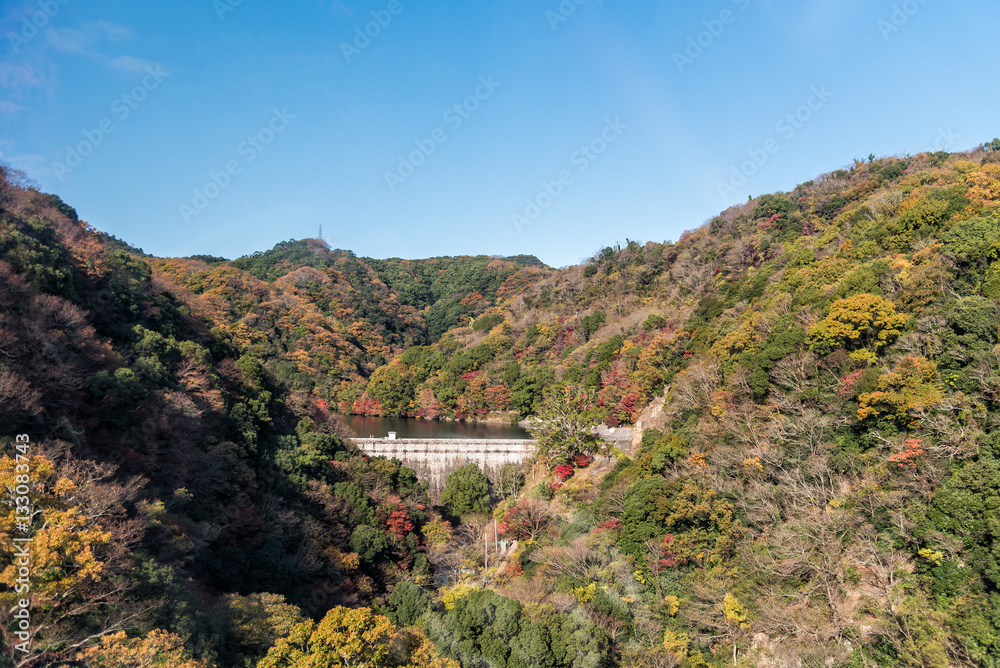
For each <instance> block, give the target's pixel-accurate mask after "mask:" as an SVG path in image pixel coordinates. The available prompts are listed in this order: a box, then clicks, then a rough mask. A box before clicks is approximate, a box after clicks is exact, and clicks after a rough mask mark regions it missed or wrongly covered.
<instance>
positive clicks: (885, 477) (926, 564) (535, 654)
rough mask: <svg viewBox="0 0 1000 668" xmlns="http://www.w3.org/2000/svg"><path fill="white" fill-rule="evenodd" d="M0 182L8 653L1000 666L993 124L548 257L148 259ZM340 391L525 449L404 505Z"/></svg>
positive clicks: (413, 661)
mask: <svg viewBox="0 0 1000 668" xmlns="http://www.w3.org/2000/svg"><path fill="white" fill-rule="evenodd" d="M0 176H2V179H0V399H2V404H0V425H3V426H2V429H3V436H2V438H3V441H4V444H5V453H9V454H8V455H7V456H6V457H4V458H2V459H0V476H2V477H3V480H4V484H5V485H7V486H8V487H9V488H11V489H16V487H17V484H20V479H19V478H18V477H17V476H19V475H25V474H24V473H23V469H19V468H17V466H18V463H19V462H18V461H17V460H16V459H15V454H21V453H18V450H17V446H16V443H15V435H16V434H29V435H30V436H31V438H32V445H31V448H30V449H29V450H28V452H29V454H28V455H27V456H29V458H30V466H29V470H30V471H31V475H32V476H34V478H32V480H31V484H32V485H33V488H32V495H33V496H32V504H33V506H32V507H33V508H34V509H35V513H34V514H33V515H32V516H31V517H32V519H31V522H30V523H29V525H30V526H28V527H27V529H28V531H29V532H30V533H33V535H34V536H35V542H34V545H35V548H34V549H35V552H33V553H32V554H33V557H32V559H33V562H32V564H33V566H32V568H34V569H35V570H34V571H32V572H33V574H34V575H33V576H32V578H33V579H32V584H31V587H32V589H31V594H30V595H31V600H30V606H29V607H30V609H31V614H32V620H33V621H32V624H34V625H35V626H34V627H33V628H35V629H36V634H35V636H33V641H32V642H33V643H34V645H33V647H34V648H35V654H34V655H32V656H30V657H24V656H21V655H19V654H18V650H17V649H16V648H15V644H16V642H17V640H18V639H17V636H15V635H14V634H13V632H12V629H13V628H14V627H13V624H12V622H13V617H12V615H13V614H14V611H16V610H17V609H18V601H19V600H20V598H19V594H18V593H17V592H15V591H14V589H13V588H14V587H15V586H16V584H17V582H16V579H17V571H16V570H15V561H16V555H15V553H14V551H13V548H11V547H10V546H11V544H12V543H11V541H10V538H11V537H12V536H14V535H20V534H17V533H16V532H22V531H24V527H18V525H17V522H18V521H20V520H16V519H15V518H17V517H21V516H23V513H24V508H23V506H22V505H21V504H20V503H19V502H18V501H17V498H16V497H15V496H11V495H8V497H6V499H7V500H6V501H3V502H2V503H0V518H2V522H0V533H3V536H2V537H0V538H2V539H3V540H0V597H3V598H2V600H0V603H3V605H2V606H0V618H2V619H0V626H2V627H3V630H2V631H0V639H2V652H0V654H2V655H3V656H4V657H8V658H9V660H8V659H5V660H7V663H8V665H17V664H18V662H21V664H22V665H39V666H41V665H61V662H65V663H66V664H67V665H94V666H120V665H141V662H142V661H145V662H146V663H147V664H149V663H151V664H152V665H157V662H159V663H160V664H162V665H174V666H184V667H188V666H198V667H201V666H209V665H215V666H260V667H261V668H270V667H276V668H277V667H292V666H295V667H300V666H306V665H310V666H312V665H320V664H318V663H316V661H318V660H319V658H320V657H327V658H329V659H330V660H329V661H328V663H327V664H322V665H338V664H337V663H335V662H334V660H333V659H332V658H330V657H333V656H338V655H339V656H348V655H349V656H351V657H353V658H351V659H350V660H354V659H355V658H357V657H358V655H359V652H360V655H361V656H364V657H365V658H366V660H368V661H370V662H371V663H372V664H373V665H378V666H405V665H413V666H418V665H419V666H435V667H440V668H445V667H447V666H455V665H456V663H455V662H457V663H458V664H460V665H462V666H476V667H477V668H479V667H481V666H491V667H493V666H496V667H499V668H521V667H522V666H529V665H538V664H540V665H547V666H559V667H562V666H574V667H580V668H583V667H599V666H616V665H617V666H623V667H626V666H629V667H630V666H649V667H652V666H689V667H695V666H697V667H699V668H703V667H704V666H723V665H732V664H733V663H737V664H738V665H743V666H787V665H824V666H845V667H846V666H850V667H860V666H876V665H877V666H882V667H885V668H887V667H889V666H914V667H916V666H921V667H923V666H941V667H945V666H995V665H998V664H1000V566H998V564H1000V530H998V529H997V527H996V526H995V522H993V521H992V520H991V517H992V515H993V514H994V513H995V512H996V509H997V508H998V507H1000V418H998V415H1000V412H998V411H1000V357H998V356H1000V345H998V344H1000V329H998V328H1000V312H998V301H1000V209H998V206H997V205H998V204H1000V141H994V142H992V143H990V144H987V145H985V146H982V147H980V148H978V149H977V150H975V151H972V152H968V153H953V154H949V153H943V152H939V153H933V154H919V155H916V156H907V157H905V158H884V159H874V158H872V159H870V160H868V161H857V162H856V163H855V164H853V165H852V166H850V167H849V168H846V169H842V170H837V171H834V172H831V173H829V174H825V175H822V176H821V177H818V178H816V179H814V180H813V181H810V182H806V183H803V184H802V185H800V186H798V187H797V188H795V189H794V190H793V191H791V192H788V193H777V194H772V195H765V196H762V197H759V198H757V199H754V200H752V201H749V202H747V203H746V204H744V205H742V206H739V207H734V208H731V209H729V210H727V211H725V212H723V213H722V214H720V215H719V216H718V217H716V218H714V219H712V220H711V221H709V222H708V223H707V224H706V225H704V226H702V227H701V228H699V229H696V230H694V231H692V232H689V233H686V234H685V235H683V236H682V237H681V238H680V239H679V240H678V241H677V242H676V243H670V242H668V243H655V242H649V243H645V244H640V243H638V242H634V241H628V240H626V243H625V245H624V246H621V245H616V246H614V247H608V248H605V249H603V250H602V251H600V252H598V253H597V254H595V256H594V257H593V258H591V259H590V260H589V261H588V262H586V263H585V264H583V265H582V266H578V267H570V268H566V269H551V268H548V267H545V266H543V265H541V264H540V263H538V262H537V261H536V260H534V259H533V258H530V257H524V256H518V257H514V258H489V257H461V258H435V259H430V260H419V261H410V260H398V259H394V260H371V259H366V258H358V257H355V256H354V255H353V254H351V253H349V252H346V251H332V250H330V249H329V248H327V247H326V245H325V244H323V243H322V242H321V241H319V240H305V241H290V242H285V243H282V244H279V245H278V246H276V247H275V248H274V249H272V250H271V251H268V252H266V253H261V254H258V255H254V256H250V257H246V258H240V259H237V260H232V261H229V260H224V259H221V258H212V257H207V256H203V257H198V258H183V259H177V258H170V259H160V258H155V257H151V256H148V255H144V254H142V253H140V252H138V251H136V250H135V249H131V248H130V247H128V246H127V245H125V244H123V243H122V242H119V241H118V240H115V239H112V238H110V237H107V236H106V235H103V234H101V233H99V232H96V231H95V230H93V229H92V228H90V227H89V226H88V225H87V224H85V223H83V222H82V221H80V220H79V219H78V217H77V215H76V212H75V211H74V210H73V209H72V208H71V207H70V206H68V205H67V204H65V203H63V202H62V201H61V200H60V199H59V198H58V197H56V196H53V195H46V194H42V193H39V192H38V191H37V190H34V189H33V188H31V187H30V185H29V184H27V183H25V182H23V181H22V180H20V178H19V175H18V174H17V173H16V172H15V171H14V170H11V169H9V168H3V169H2V172H0ZM334 408H339V409H341V410H344V411H352V412H357V413H367V414H378V415H414V416H421V417H449V418H466V419H468V418H477V419H480V418H493V419H508V420H511V419H519V418H521V417H526V416H530V417H533V418H534V419H535V424H536V426H535V435H536V436H537V437H538V438H539V448H540V452H539V457H538V460H537V461H536V462H533V463H532V465H531V466H530V467H528V468H527V469H526V470H524V471H517V470H509V469H508V470H506V471H505V472H504V473H503V475H502V476H499V477H498V478H497V479H495V480H492V481H487V480H486V479H485V477H484V476H483V475H482V474H481V473H480V472H478V470H477V469H475V467H472V468H471V469H463V470H462V471H461V472H459V473H456V474H455V475H454V476H453V477H450V478H449V481H448V487H447V489H446V491H445V494H444V495H442V498H441V499H431V498H429V497H428V495H427V492H426V489H425V488H424V487H423V486H421V485H419V484H417V482H416V480H415V478H414V476H413V473H412V471H409V470H408V469H406V468H404V467H402V466H400V464H399V462H397V461H386V460H384V459H374V460H368V459H366V458H364V457H362V456H360V455H359V453H357V451H356V450H355V449H354V448H353V447H352V446H351V445H350V443H349V441H347V440H346V439H344V438H343V437H342V431H341V428H340V427H339V423H338V421H337V419H336V417H335V415H334V414H333V412H332V409H334ZM640 415H641V416H642V417H643V419H642V427H644V431H643V433H642V436H641V445H639V447H637V448H636V449H635V451H633V452H626V451H619V450H615V449H613V448H610V447H609V446H608V445H606V444H602V443H600V442H599V441H598V440H597V439H595V438H594V437H593V436H592V435H591V431H590V427H591V426H592V425H594V424H596V423H598V422H605V423H609V424H631V423H633V422H635V421H636V420H637V419H639V417H640ZM494 520H495V521H496V526H497V528H498V530H499V532H500V534H501V535H500V536H499V538H500V539H509V540H516V541H517V547H516V550H515V551H514V552H513V553H511V554H507V555H505V556H504V557H503V558H502V559H501V558H500V557H499V556H498V555H494V560H493V561H492V562H491V568H490V569H489V570H487V571H485V572H484V570H483V567H482V558H483V553H482V549H483V545H484V542H483V532H484V531H492V527H493V526H494ZM22 523H23V522H22ZM491 535H492V534H491ZM320 620H322V622H321V623H318V622H320ZM361 630H364V633H365V635H364V637H363V638H362V637H360V635H359V634H360V633H361ZM359 643H361V644H359ZM364 643H367V644H364ZM359 647H361V648H362V649H361V650H359V649H358V648H359ZM352 648H353V649H352ZM350 652H355V653H354V654H350ZM344 661H349V660H348V659H344ZM71 662H76V663H71Z"/></svg>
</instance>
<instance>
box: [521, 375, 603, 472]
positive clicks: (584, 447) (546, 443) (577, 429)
mask: <svg viewBox="0 0 1000 668" xmlns="http://www.w3.org/2000/svg"><path fill="white" fill-rule="evenodd" d="M606 417H607V409H605V408H601V407H600V406H598V405H597V393H596V392H593V391H591V390H588V389H586V388H584V387H581V386H580V385H577V384H576V383H567V384H564V385H562V386H557V387H553V388H551V389H550V390H549V391H547V392H546V393H545V400H544V401H543V402H542V406H541V408H540V409H539V411H538V414H537V415H536V416H535V417H534V418H532V423H531V426H530V427H529V428H528V430H529V431H530V432H531V435H532V436H534V437H535V438H536V439H538V445H537V448H538V454H539V455H540V456H542V457H546V458H547V459H548V460H549V461H550V462H551V463H553V464H562V463H566V462H568V461H569V460H570V459H572V458H573V457H574V456H576V455H579V454H586V455H593V454H594V453H595V452H596V451H597V449H598V447H599V446H600V444H601V440H600V438H599V437H598V436H597V434H596V433H595V428H596V427H597V426H598V425H600V424H601V423H602V422H603V421H604V419H605V418H606Z"/></svg>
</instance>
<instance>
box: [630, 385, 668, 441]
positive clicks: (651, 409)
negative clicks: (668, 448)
mask: <svg viewBox="0 0 1000 668" xmlns="http://www.w3.org/2000/svg"><path fill="white" fill-rule="evenodd" d="M668 391H670V388H669V387H668V388H667V390H666V391H665V392H664V393H663V396H661V397H657V398H656V399H653V401H652V402H651V403H650V404H649V405H648V406H646V407H645V408H644V409H643V410H642V413H640V414H639V419H638V420H636V421H635V427H633V428H632V443H631V445H632V450H631V452H628V453H627V454H628V455H629V456H630V457H632V456H635V453H637V452H638V451H639V446H640V445H642V432H644V431H645V430H647V429H649V428H650V427H655V428H657V429H663V427H664V426H665V424H666V418H664V416H663V404H664V402H666V400H667V395H666V392H668Z"/></svg>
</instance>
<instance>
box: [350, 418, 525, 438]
mask: <svg viewBox="0 0 1000 668" xmlns="http://www.w3.org/2000/svg"><path fill="white" fill-rule="evenodd" d="M341 417H342V418H343V419H344V423H345V424H347V426H348V427H350V428H351V429H353V430H354V433H355V434H357V435H358V436H360V437H362V438H365V437H368V436H375V437H377V438H385V437H386V436H388V435H389V432H390V431H394V432H396V437H397V438H497V439H521V438H531V434H529V433H528V432H527V430H525V429H522V428H521V427H519V426H517V425H516V424H494V423H486V422H445V421H443V420H441V421H439V420H411V419H408V418H380V417H361V416H358V415H342V416H341Z"/></svg>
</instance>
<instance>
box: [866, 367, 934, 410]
mask: <svg viewBox="0 0 1000 668" xmlns="http://www.w3.org/2000/svg"><path fill="white" fill-rule="evenodd" d="M942 399H944V390H943V388H942V386H941V378H940V376H938V371H937V364H936V363H935V362H932V361H931V360H927V359H924V358H923V357H909V356H908V357H904V358H903V359H901V360H900V361H899V364H898V365H896V370H895V371H893V372H891V373H887V374H885V375H884V376H880V377H879V379H878V390H877V391H875V392H865V393H864V394H861V395H859V396H858V401H859V403H860V407H859V408H858V419H859V420H864V419H865V418H868V417H876V416H879V415H886V414H888V415H891V416H893V417H896V418H897V419H900V420H902V419H906V418H907V417H920V415H921V414H922V413H923V412H925V411H926V410H928V409H930V408H933V407H934V406H937V405H938V404H939V403H941V400H942Z"/></svg>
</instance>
